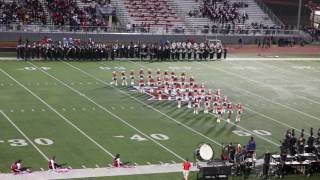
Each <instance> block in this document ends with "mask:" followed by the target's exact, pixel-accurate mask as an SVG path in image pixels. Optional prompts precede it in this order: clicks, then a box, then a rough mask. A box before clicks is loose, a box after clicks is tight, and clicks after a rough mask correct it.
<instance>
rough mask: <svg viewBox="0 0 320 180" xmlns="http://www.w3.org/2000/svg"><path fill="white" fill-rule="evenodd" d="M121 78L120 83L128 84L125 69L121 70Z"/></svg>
mask: <svg viewBox="0 0 320 180" xmlns="http://www.w3.org/2000/svg"><path fill="white" fill-rule="evenodd" d="M121 78H122V82H121V85H122V86H128V82H127V76H126V72H125V71H122V72H121Z"/></svg>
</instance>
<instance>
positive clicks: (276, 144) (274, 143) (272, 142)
mask: <svg viewBox="0 0 320 180" xmlns="http://www.w3.org/2000/svg"><path fill="white" fill-rule="evenodd" d="M130 62H131V63H133V64H136V65H138V66H141V67H144V68H148V67H147V66H144V65H140V64H139V63H136V62H132V61H130ZM209 114H212V115H214V116H215V117H217V116H216V115H215V114H213V113H211V112H210V113H209ZM221 119H222V120H223V121H225V122H227V120H226V119H223V118H221ZM229 124H232V125H234V126H237V127H238V128H240V129H242V130H244V131H247V132H249V133H251V134H254V135H255V136H257V137H259V138H261V139H263V140H265V141H267V142H269V143H271V144H273V145H275V146H280V144H278V143H276V142H274V141H271V140H269V139H267V138H265V137H263V136H261V135H259V134H257V133H254V132H252V131H250V130H248V129H246V128H244V127H242V126H240V125H238V124H235V123H233V122H229Z"/></svg>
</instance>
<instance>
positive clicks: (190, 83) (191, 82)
mask: <svg viewBox="0 0 320 180" xmlns="http://www.w3.org/2000/svg"><path fill="white" fill-rule="evenodd" d="M189 85H190V86H193V85H194V78H193V76H191V77H190V78H189Z"/></svg>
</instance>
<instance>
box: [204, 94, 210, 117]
mask: <svg viewBox="0 0 320 180" xmlns="http://www.w3.org/2000/svg"><path fill="white" fill-rule="evenodd" d="M209 108H210V100H209V98H208V97H205V98H204V111H203V112H204V113H205V114H208V113H209Z"/></svg>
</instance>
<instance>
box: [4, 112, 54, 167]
mask: <svg viewBox="0 0 320 180" xmlns="http://www.w3.org/2000/svg"><path fill="white" fill-rule="evenodd" d="M0 113H1V114H2V115H3V116H4V117H5V118H6V119H7V120H8V121H9V122H10V123H11V124H12V126H13V127H14V128H16V129H17V131H19V133H20V134H21V135H22V136H23V137H24V138H26V139H27V140H28V141H29V143H30V144H31V145H32V146H33V147H34V148H35V149H36V150H37V151H38V152H39V153H40V154H41V155H42V157H43V158H44V159H46V160H47V161H49V158H48V157H47V156H46V155H45V154H44V153H43V152H42V151H41V150H40V149H39V148H38V147H37V146H36V145H35V144H34V143H33V142H32V141H31V140H30V139H29V138H28V136H27V135H26V134H24V132H23V131H22V130H21V129H20V128H19V127H18V126H17V125H16V124H15V123H14V122H13V121H12V120H11V119H10V118H9V117H8V116H7V115H6V114H5V113H4V112H3V111H2V110H0Z"/></svg>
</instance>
